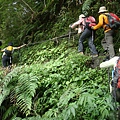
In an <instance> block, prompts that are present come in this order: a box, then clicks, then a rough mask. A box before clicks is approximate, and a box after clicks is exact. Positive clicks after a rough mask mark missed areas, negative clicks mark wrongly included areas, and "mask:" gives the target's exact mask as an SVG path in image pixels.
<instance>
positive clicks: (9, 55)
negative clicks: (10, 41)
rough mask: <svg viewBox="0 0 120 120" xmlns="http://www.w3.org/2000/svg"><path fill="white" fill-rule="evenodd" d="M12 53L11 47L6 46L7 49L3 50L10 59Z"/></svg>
mask: <svg viewBox="0 0 120 120" xmlns="http://www.w3.org/2000/svg"><path fill="white" fill-rule="evenodd" d="M12 53H13V47H12V46H8V47H7V48H6V49H5V54H6V55H7V56H8V57H11V56H12Z"/></svg>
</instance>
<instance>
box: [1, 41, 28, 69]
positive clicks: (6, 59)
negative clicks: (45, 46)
mask: <svg viewBox="0 0 120 120" xmlns="http://www.w3.org/2000/svg"><path fill="white" fill-rule="evenodd" d="M25 45H26V44H24V45H21V46H19V47H13V43H12V42H10V43H9V44H8V47H6V48H4V49H3V50H1V52H3V55H2V65H3V68H5V69H6V68H7V67H11V66H12V54H13V52H14V50H16V49H20V48H22V47H24V46H25Z"/></svg>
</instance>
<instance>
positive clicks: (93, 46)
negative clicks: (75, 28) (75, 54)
mask: <svg viewBox="0 0 120 120" xmlns="http://www.w3.org/2000/svg"><path fill="white" fill-rule="evenodd" d="M92 34H93V35H92ZM93 42H94V33H91V35H90V37H89V40H88V45H89V48H90V51H91V53H92V54H93V55H96V54H98V52H97V50H96V48H95V45H94V43H93Z"/></svg>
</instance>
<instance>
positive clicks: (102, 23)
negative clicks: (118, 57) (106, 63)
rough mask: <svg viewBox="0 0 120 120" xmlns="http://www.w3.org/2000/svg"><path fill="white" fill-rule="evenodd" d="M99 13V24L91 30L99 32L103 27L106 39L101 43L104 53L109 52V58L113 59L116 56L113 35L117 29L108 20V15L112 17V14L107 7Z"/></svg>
mask: <svg viewBox="0 0 120 120" xmlns="http://www.w3.org/2000/svg"><path fill="white" fill-rule="evenodd" d="M98 13H99V14H100V15H99V22H98V24H97V25H96V26H92V27H91V29H93V30H97V29H99V28H101V27H103V29H104V39H103V40H102V41H101V44H102V46H103V49H104V51H108V53H109V58H112V57H114V56H115V51H114V43H113V35H114V34H115V29H114V28H112V27H111V26H110V21H109V19H108V15H110V13H109V12H108V10H107V9H106V7H105V6H102V7H100V8H99V12H98ZM115 16H116V15H115ZM119 20H120V19H119V17H118V22H119ZM116 26H118V25H116Z"/></svg>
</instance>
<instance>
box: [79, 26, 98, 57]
mask: <svg viewBox="0 0 120 120" xmlns="http://www.w3.org/2000/svg"><path fill="white" fill-rule="evenodd" d="M92 32H93V33H92ZM94 34H95V32H94V31H93V30H90V29H88V28H85V30H84V31H83V33H82V34H81V36H80V39H79V45H78V52H83V42H84V40H86V39H87V38H88V45H89V49H90V51H91V53H92V54H93V55H94V54H98V52H97V50H96V48H95V45H94V43H93V41H94Z"/></svg>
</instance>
